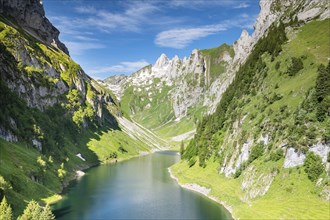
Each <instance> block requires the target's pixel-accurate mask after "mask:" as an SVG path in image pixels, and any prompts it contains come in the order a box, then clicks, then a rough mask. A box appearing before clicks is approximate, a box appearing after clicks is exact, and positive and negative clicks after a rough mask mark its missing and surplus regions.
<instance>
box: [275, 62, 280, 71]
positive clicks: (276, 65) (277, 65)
mask: <svg viewBox="0 0 330 220" xmlns="http://www.w3.org/2000/svg"><path fill="white" fill-rule="evenodd" d="M280 67H281V61H278V62H276V64H275V69H276V70H278V69H279V68H280Z"/></svg>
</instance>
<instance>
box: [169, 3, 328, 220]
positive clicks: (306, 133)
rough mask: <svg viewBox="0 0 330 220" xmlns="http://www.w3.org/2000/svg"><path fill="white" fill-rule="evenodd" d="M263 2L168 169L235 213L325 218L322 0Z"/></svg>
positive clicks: (325, 83)
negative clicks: (236, 62)
mask: <svg viewBox="0 0 330 220" xmlns="http://www.w3.org/2000/svg"><path fill="white" fill-rule="evenodd" d="M265 2H266V1H261V5H263V4H268V6H267V7H265V5H263V7H261V12H260V15H259V18H258V19H257V22H256V25H255V27H256V30H255V31H257V30H258V28H257V27H258V23H260V21H261V20H263V22H264V20H265V19H264V18H265V17H268V19H266V20H267V21H268V22H266V24H269V28H267V29H265V34H264V35H263V36H262V37H260V38H259V40H258V41H256V42H255V43H252V44H250V45H252V46H250V47H247V48H250V49H247V50H246V51H247V54H248V56H247V57H246V59H244V62H242V65H241V66H240V68H239V70H238V72H237V73H236V76H235V79H234V80H233V83H232V84H231V85H230V86H229V87H228V88H227V90H226V91H225V92H224V93H223V95H222V99H221V101H220V103H219V105H218V106H217V109H216V111H215V113H214V114H212V115H209V116H207V117H204V118H203V120H202V121H201V123H199V125H198V127H197V133H196V135H195V137H194V139H193V140H192V141H190V143H189V145H188V146H187V149H186V150H185V153H184V155H183V158H184V161H183V162H182V163H180V164H178V165H176V166H174V167H173V169H172V171H173V173H174V175H177V176H178V177H179V181H180V182H181V183H182V184H185V183H192V182H194V183H197V184H200V185H202V186H204V187H206V188H211V193H210V196H213V197H216V198H217V199H219V200H221V201H224V202H225V203H226V204H227V205H228V206H230V207H231V211H232V213H233V215H234V216H235V217H237V218H247V219H250V218H266V219H267V218H290V219H291V218H297V219H300V218H308V219H310V218H311V219H327V218H328V217H329V213H330V207H329V200H330V193H329V192H330V185H329V173H330V148H329V143H330V142H329V141H330V136H329V134H330V133H329V132H330V112H329V109H330V104H329V103H330V102H329V98H330V90H329V85H330V84H329V83H330V63H329V58H330V42H329V36H330V29H329V27H330V19H329V16H330V14H329V5H328V3H326V2H324V1H308V2H306V1H286V2H282V1H267V3H265ZM267 8H268V9H269V10H266V11H265V9H267ZM255 35H256V34H255V33H254V34H253V35H252V37H251V38H248V37H246V39H253V36H255ZM247 42H251V41H250V40H248V41H247Z"/></svg>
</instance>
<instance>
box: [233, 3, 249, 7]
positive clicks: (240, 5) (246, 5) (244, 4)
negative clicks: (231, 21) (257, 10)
mask: <svg viewBox="0 0 330 220" xmlns="http://www.w3.org/2000/svg"><path fill="white" fill-rule="evenodd" d="M248 7H250V5H249V4H247V3H246V2H242V3H240V4H239V5H237V6H234V8H248Z"/></svg>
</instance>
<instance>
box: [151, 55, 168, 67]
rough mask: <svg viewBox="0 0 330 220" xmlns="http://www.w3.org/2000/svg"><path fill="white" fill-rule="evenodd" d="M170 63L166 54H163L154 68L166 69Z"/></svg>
mask: <svg viewBox="0 0 330 220" xmlns="http://www.w3.org/2000/svg"><path fill="white" fill-rule="evenodd" d="M168 62H169V59H168V57H167V56H166V55H165V54H164V53H162V54H161V55H160V57H159V58H158V59H157V61H156V63H155V65H154V68H161V67H164V66H166V65H167V64H168Z"/></svg>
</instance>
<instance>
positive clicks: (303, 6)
mask: <svg viewBox="0 0 330 220" xmlns="http://www.w3.org/2000/svg"><path fill="white" fill-rule="evenodd" d="M328 5H329V4H328V3H327V2H326V1H323V0H308V1H305V0H287V1H281V0H260V13H259V15H258V17H257V20H256V22H255V23H254V32H253V34H252V36H249V33H248V32H247V31H246V30H243V31H242V34H241V36H240V38H239V39H238V40H237V41H236V42H235V43H234V50H235V57H234V62H238V63H239V64H241V63H243V62H244V61H245V60H246V58H247V57H248V55H249V54H250V52H251V51H252V49H253V47H254V45H255V44H256V43H257V42H258V40H259V39H260V38H262V37H263V36H264V35H265V33H266V32H267V30H268V28H269V27H270V26H271V25H272V24H273V23H274V22H275V21H279V20H282V21H283V22H288V21H289V20H290V19H295V17H297V20H298V21H300V22H308V21H310V20H313V19H315V18H319V19H321V20H324V19H326V18H329V16H330V9H329V7H328ZM293 16H294V17H293Z"/></svg>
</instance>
